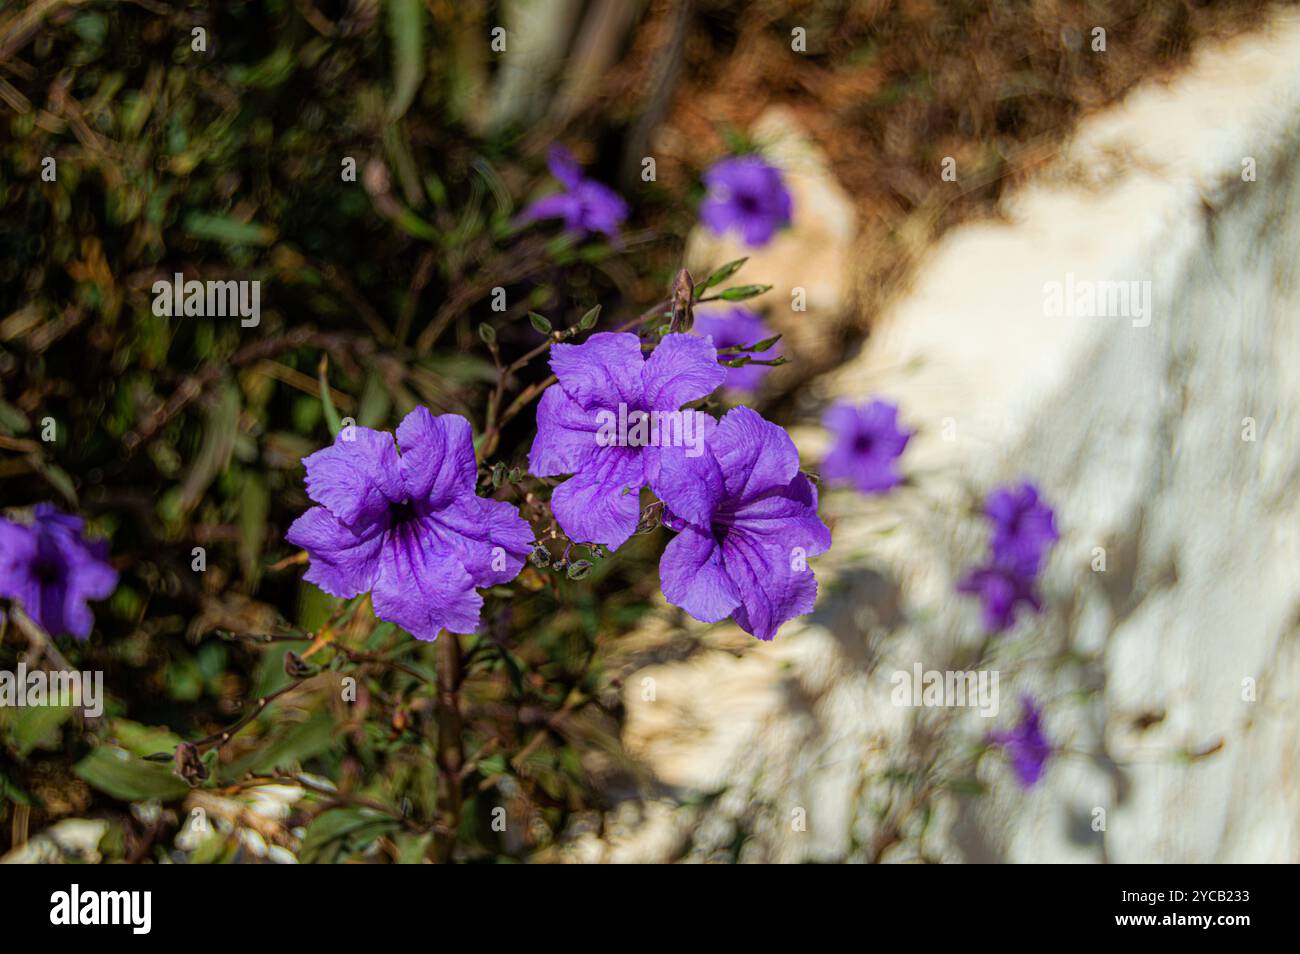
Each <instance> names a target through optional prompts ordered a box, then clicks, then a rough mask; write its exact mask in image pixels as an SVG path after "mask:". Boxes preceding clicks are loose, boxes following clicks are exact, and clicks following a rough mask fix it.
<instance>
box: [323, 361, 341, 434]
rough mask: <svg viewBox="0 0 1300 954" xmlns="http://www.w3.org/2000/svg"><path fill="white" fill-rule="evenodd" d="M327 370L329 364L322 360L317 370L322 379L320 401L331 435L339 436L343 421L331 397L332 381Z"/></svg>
mask: <svg viewBox="0 0 1300 954" xmlns="http://www.w3.org/2000/svg"><path fill="white" fill-rule="evenodd" d="M326 371H327V365H326V364H325V361H324V360H322V361H321V363H320V367H319V368H318V369H317V372H316V377H317V378H318V379H319V380H320V403H321V407H322V408H324V410H325V423H326V425H328V427H329V429H330V437H338V436H339V431H340V430H342V429H343V422H342V421H341V420H340V419H339V412H338V409H337V408H335V407H334V399H333V398H332V397H330V382H329V378H328V377H327V375H326Z"/></svg>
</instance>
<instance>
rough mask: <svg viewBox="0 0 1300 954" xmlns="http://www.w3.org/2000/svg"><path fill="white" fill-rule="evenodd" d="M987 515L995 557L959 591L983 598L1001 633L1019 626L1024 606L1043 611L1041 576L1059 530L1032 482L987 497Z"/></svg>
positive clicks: (988, 620)
mask: <svg viewBox="0 0 1300 954" xmlns="http://www.w3.org/2000/svg"><path fill="white" fill-rule="evenodd" d="M984 515H985V516H986V517H988V519H989V520H990V521H991V522H992V524H993V533H992V536H991V538H990V541H989V557H988V559H987V560H986V561H985V563H984V564H983V565H982V566H979V567H977V568H976V569H974V570H972V571H971V572H970V573H968V574H967V575H966V576H965V577H963V578H962V579H961V581H960V582H959V583H958V584H957V589H958V590H959V591H960V592H962V593H971V594H975V595H977V596H979V597H980V599H981V601H982V602H983V604H984V625H985V626H986V627H988V629H989V630H990V631H992V632H999V633H1000V632H1003V631H1005V630H1008V629H1010V628H1011V627H1012V626H1014V625H1015V622H1016V613H1017V609H1018V607H1019V606H1020V605H1021V604H1024V605H1026V606H1028V607H1029V608H1030V609H1032V610H1034V611H1035V612H1037V611H1038V610H1040V609H1042V603H1041V601H1040V600H1039V598H1038V591H1037V582H1038V574H1039V571H1040V570H1041V569H1042V566H1043V562H1044V560H1045V558H1046V556H1047V551H1048V550H1050V549H1051V547H1052V544H1054V543H1055V542H1056V540H1057V539H1058V537H1059V534H1058V533H1057V531H1056V516H1055V514H1054V513H1053V512H1052V508H1051V507H1049V506H1047V505H1046V504H1045V503H1043V502H1042V500H1040V499H1039V494H1038V488H1037V487H1035V486H1034V485H1033V484H1032V483H1030V482H1029V481H1024V482H1023V483H1021V485H1020V486H1019V487H1000V488H998V489H997V490H995V491H994V492H993V493H992V494H990V495H989V497H988V499H987V500H986V501H985V504H984Z"/></svg>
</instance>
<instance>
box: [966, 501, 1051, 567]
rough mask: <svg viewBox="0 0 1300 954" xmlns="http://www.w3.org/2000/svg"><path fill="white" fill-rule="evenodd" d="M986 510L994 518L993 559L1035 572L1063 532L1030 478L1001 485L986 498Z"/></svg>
mask: <svg viewBox="0 0 1300 954" xmlns="http://www.w3.org/2000/svg"><path fill="white" fill-rule="evenodd" d="M984 514H985V516H987V517H988V518H989V519H990V520H992V521H993V538H992V541H991V544H990V545H991V547H992V552H993V559H994V561H995V562H998V563H1002V564H1005V565H1008V566H1015V567H1019V568H1020V569H1021V571H1022V572H1023V573H1026V574H1028V575H1030V576H1033V575H1034V574H1036V573H1037V572H1038V569H1039V567H1040V566H1041V565H1042V562H1043V557H1044V556H1045V555H1046V553H1047V551H1048V550H1049V549H1050V548H1051V546H1052V544H1053V543H1055V542H1056V540H1057V539H1058V537H1059V536H1060V535H1059V534H1058V533H1057V532H1056V516H1055V514H1053V513H1052V508H1051V507H1049V506H1047V505H1046V504H1044V503H1043V502H1042V501H1041V500H1039V497H1038V488H1037V487H1035V486H1034V485H1033V484H1032V483H1030V482H1029V481H1027V480H1026V481H1024V482H1023V483H1021V485H1020V486H1019V487H999V488H998V489H996V490H994V491H993V493H991V494H989V496H988V499H987V500H986V501H985V502H984Z"/></svg>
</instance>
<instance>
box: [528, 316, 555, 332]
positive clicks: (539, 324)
mask: <svg viewBox="0 0 1300 954" xmlns="http://www.w3.org/2000/svg"><path fill="white" fill-rule="evenodd" d="M528 320H529V321H530V322H532V325H533V327H534V328H536V329H537V330H538V332H540V333H541V334H544V335H549V334H550V333H551V323H550V321H548V320H547V318H546V317H545V316H544V315H539V314H538V313H537V312H535V311H530V312H529V313H528Z"/></svg>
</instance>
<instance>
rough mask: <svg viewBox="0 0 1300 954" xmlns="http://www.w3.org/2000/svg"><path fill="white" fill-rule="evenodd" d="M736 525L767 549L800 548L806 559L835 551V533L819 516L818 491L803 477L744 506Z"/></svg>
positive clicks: (741, 507)
mask: <svg viewBox="0 0 1300 954" xmlns="http://www.w3.org/2000/svg"><path fill="white" fill-rule="evenodd" d="M732 525H733V526H735V527H737V528H739V529H742V530H744V531H745V532H746V533H747V534H748V535H749V536H750V537H752V538H754V539H757V540H760V541H762V542H763V544H764V545H771V546H780V547H785V548H786V549H787V550H790V549H792V548H793V547H799V548H800V549H801V550H803V552H804V555H805V556H817V555H818V554H819V553H825V552H826V551H827V550H829V549H830V547H831V532H830V530H829V528H827V526H826V524H824V523H822V521H821V518H820V517H818V516H817V488H816V487H814V486H813V483H812V481H810V480H809V479H808V478H807V477H805V476H804V475H803V474H800V475H799V476H797V477H795V479H794V480H792V481H791V482H790V484H789V485H788V486H787V487H786V488H784V489H783V490H782V491H780V492H779V493H771V494H768V495H764V496H760V497H756V498H752V499H751V500H748V501H746V502H745V503H743V504H741V505H740V506H739V507H738V508H737V509H736V511H735V514H734V515H733V517H732Z"/></svg>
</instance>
